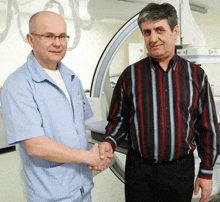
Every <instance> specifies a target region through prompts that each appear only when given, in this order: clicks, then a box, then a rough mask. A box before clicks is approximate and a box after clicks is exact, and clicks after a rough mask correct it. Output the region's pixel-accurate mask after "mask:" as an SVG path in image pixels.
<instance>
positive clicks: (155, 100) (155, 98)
mask: <svg viewBox="0 0 220 202" xmlns="http://www.w3.org/2000/svg"><path fill="white" fill-rule="evenodd" d="M151 74H152V91H153V92H152V94H153V120H154V158H155V160H156V162H158V155H159V154H158V153H159V152H158V120H157V91H156V76H155V71H154V70H153V68H151Z"/></svg>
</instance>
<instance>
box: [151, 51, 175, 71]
mask: <svg viewBox="0 0 220 202" xmlns="http://www.w3.org/2000/svg"><path fill="white" fill-rule="evenodd" d="M149 59H150V64H153V65H151V66H152V67H153V68H155V66H158V65H159V63H158V62H157V61H156V60H155V59H154V58H152V57H151V56H150V55H149ZM177 60H178V55H177V51H176V49H175V54H174V56H173V57H172V58H171V59H170V62H169V68H168V69H170V68H173V70H174V71H175V69H176V62H177Z"/></svg>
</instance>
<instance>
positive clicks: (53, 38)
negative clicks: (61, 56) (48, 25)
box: [30, 33, 70, 42]
mask: <svg viewBox="0 0 220 202" xmlns="http://www.w3.org/2000/svg"><path fill="white" fill-rule="evenodd" d="M30 34H32V35H35V36H40V37H45V39H46V40H47V36H48V35H51V36H53V37H52V38H51V39H49V40H48V42H49V41H50V42H52V41H55V40H56V39H57V38H58V39H59V40H60V39H61V37H63V36H64V35H59V36H56V35H55V34H36V33H30ZM65 38H66V40H65V42H68V41H69V39H70V36H67V35H65ZM60 42H64V41H62V40H60Z"/></svg>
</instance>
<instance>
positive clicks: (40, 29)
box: [27, 11, 67, 69]
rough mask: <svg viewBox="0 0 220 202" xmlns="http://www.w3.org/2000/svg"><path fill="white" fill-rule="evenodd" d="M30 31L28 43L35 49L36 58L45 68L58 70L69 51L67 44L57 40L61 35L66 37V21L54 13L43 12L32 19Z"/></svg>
mask: <svg viewBox="0 0 220 202" xmlns="http://www.w3.org/2000/svg"><path fill="white" fill-rule="evenodd" d="M29 29H30V30H29V32H30V33H29V34H27V41H28V42H29V44H30V45H31V47H32V48H33V54H34V56H35V58H36V59H37V60H38V62H39V63H40V64H41V66H42V67H43V68H48V69H56V66H57V63H58V62H60V61H61V60H62V59H63V57H64V56H65V53H66V49H67V42H66V41H61V40H60V38H57V36H61V35H62V36H63V35H65V36H66V23H65V21H64V19H63V18H62V17H61V16H60V15H58V14H56V13H54V12H50V11H41V12H38V13H36V14H34V15H33V16H32V17H31V19H30V22H29ZM48 36H49V38H48ZM50 36H55V38H50ZM50 39H52V40H50Z"/></svg>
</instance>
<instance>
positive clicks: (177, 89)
mask: <svg viewBox="0 0 220 202" xmlns="http://www.w3.org/2000/svg"><path fill="white" fill-rule="evenodd" d="M179 71H180V69H179V62H177V64H176V69H175V84H176V106H177V135H178V138H177V141H178V142H177V145H178V149H177V154H176V159H178V158H179V157H180V152H181V145H182V142H181V140H182V130H181V128H182V120H181V113H180V81H179V75H180V74H179Z"/></svg>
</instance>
